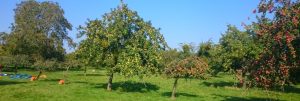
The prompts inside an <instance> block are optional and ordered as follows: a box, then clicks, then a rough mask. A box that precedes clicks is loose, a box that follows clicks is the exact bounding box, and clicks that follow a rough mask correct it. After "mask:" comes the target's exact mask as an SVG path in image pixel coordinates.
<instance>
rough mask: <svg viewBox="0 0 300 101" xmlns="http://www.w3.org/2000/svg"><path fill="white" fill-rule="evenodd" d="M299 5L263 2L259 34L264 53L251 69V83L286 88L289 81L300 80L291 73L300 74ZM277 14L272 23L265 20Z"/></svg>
mask: <svg viewBox="0 0 300 101" xmlns="http://www.w3.org/2000/svg"><path fill="white" fill-rule="evenodd" d="M299 9H300V2H299V1H294V2H292V1H290V0H278V1H273V0H263V1H262V2H261V3H260V5H259V13H262V16H261V17H259V19H258V22H257V23H255V25H256V26H257V27H258V30H256V34H257V36H258V38H259V41H260V42H261V43H262V44H263V49H264V51H263V53H262V54H261V56H260V57H259V58H258V59H256V61H255V62H254V63H253V65H252V66H251V67H252V68H250V70H251V76H250V77H251V80H252V83H254V84H255V85H258V86H263V87H265V88H271V87H276V86H281V87H284V86H285V85H286V83H287V82H289V81H290V78H298V77H297V76H296V75H294V74H291V73H293V72H292V71H291V70H299V69H297V68H299V56H298V55H299V51H298V50H299V46H297V44H298V43H297V42H299V32H300V27H299V17H300V11H299ZM267 13H271V14H274V18H273V19H268V18H267V17H266V14H267Z"/></svg>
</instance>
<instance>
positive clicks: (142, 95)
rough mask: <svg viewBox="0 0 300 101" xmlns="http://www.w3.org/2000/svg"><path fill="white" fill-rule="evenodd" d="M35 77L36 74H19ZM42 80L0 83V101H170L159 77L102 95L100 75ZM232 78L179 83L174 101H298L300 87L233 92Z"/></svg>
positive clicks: (122, 82)
mask: <svg viewBox="0 0 300 101" xmlns="http://www.w3.org/2000/svg"><path fill="white" fill-rule="evenodd" d="M19 73H27V74H35V75H37V73H38V72H28V71H21V72H19ZM45 74H46V75H47V78H46V79H40V80H39V81H34V82H31V81H29V80H11V79H9V78H8V77H7V76H4V77H2V78H1V79H0V101H170V100H171V99H170V95H171V90H172V84H173V79H167V78H164V77H161V76H157V77H146V78H144V79H143V80H140V79H138V78H130V79H129V78H124V77H122V76H119V75H117V74H116V75H115V77H114V79H113V91H111V92H109V91H106V81H107V76H106V75H105V72H104V71H101V70H96V72H92V71H91V70H89V71H88V75H87V76H86V78H85V77H84V76H83V72H82V71H70V72H69V73H68V80H69V82H70V83H68V84H66V85H59V84H58V81H59V79H61V78H62V77H63V72H46V73H45ZM234 82H235V80H234V76H231V75H225V74H223V75H219V76H218V77H212V78H210V79H208V80H197V79H192V80H185V79H180V80H179V84H178V89H177V98H176V100H178V101H220V100H222V101H252V100H253V101H260V100H261V101H266V100H286V101H299V100H300V85H296V86H293V87H291V88H289V90H288V91H286V92H280V91H269V92H268V93H269V94H267V93H266V91H264V90H261V89H259V88H251V89H247V90H245V89H242V88H236V87H234V85H235V83H234Z"/></svg>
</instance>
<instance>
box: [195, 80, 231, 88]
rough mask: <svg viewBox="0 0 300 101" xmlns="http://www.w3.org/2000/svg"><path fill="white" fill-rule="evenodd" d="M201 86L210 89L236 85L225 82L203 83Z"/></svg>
mask: <svg viewBox="0 0 300 101" xmlns="http://www.w3.org/2000/svg"><path fill="white" fill-rule="evenodd" d="M200 85H205V86H208V87H226V86H234V85H235V83H234V82H224V81H220V82H202V83H200Z"/></svg>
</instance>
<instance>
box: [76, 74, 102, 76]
mask: <svg viewBox="0 0 300 101" xmlns="http://www.w3.org/2000/svg"><path fill="white" fill-rule="evenodd" d="M76 76H84V74H77V75H76ZM86 76H106V75H103V74H86Z"/></svg>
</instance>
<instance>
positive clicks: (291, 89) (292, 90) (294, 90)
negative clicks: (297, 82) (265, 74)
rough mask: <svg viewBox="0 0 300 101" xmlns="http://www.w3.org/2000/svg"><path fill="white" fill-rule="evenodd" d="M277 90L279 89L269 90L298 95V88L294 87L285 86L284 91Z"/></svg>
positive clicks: (299, 91)
mask: <svg viewBox="0 0 300 101" xmlns="http://www.w3.org/2000/svg"><path fill="white" fill-rule="evenodd" d="M278 88H279V87H277V89H271V91H276V92H283V93H296V94H300V88H297V87H295V86H285V87H284V91H282V90H281V89H278Z"/></svg>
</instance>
